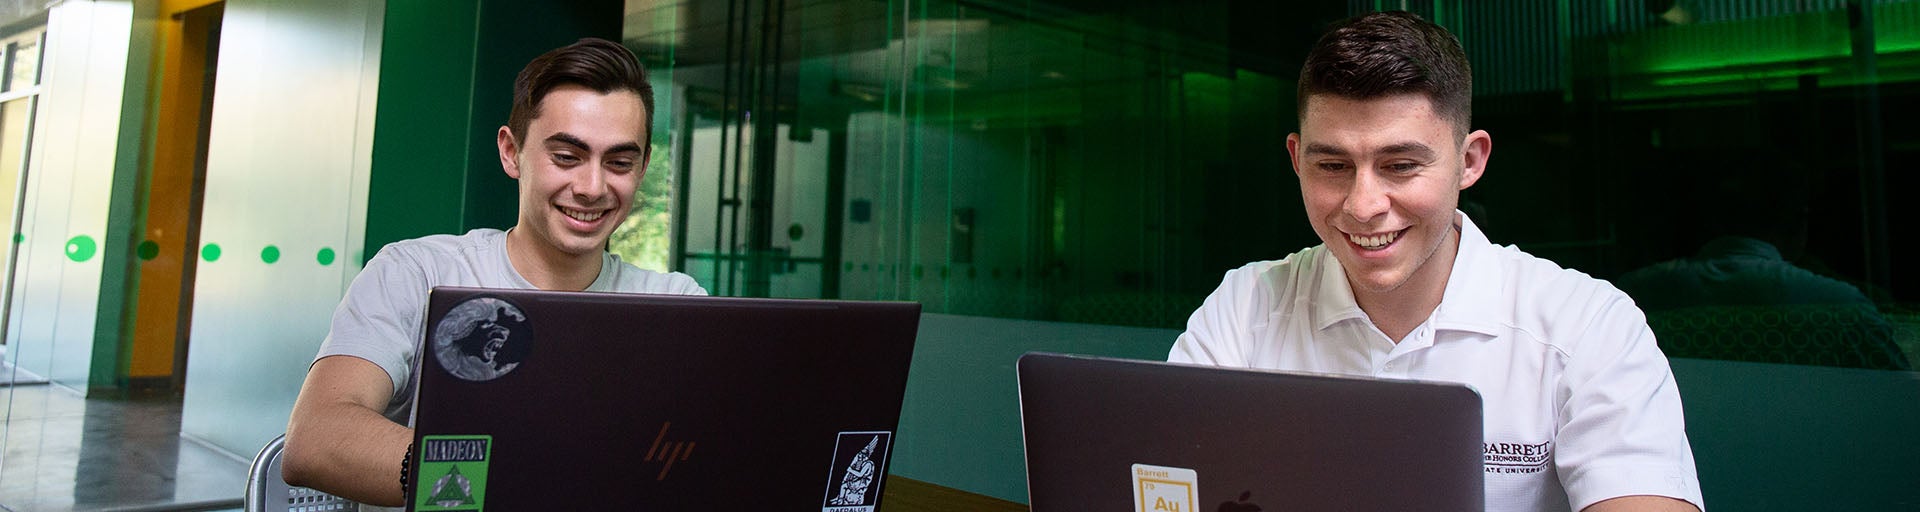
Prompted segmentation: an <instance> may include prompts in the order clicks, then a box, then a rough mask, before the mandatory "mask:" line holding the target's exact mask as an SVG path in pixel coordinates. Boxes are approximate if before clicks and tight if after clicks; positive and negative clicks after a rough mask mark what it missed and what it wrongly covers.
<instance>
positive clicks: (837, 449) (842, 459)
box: [820, 432, 893, 512]
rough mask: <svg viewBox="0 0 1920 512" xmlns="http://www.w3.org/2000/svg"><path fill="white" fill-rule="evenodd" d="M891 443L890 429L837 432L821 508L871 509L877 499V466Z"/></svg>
mask: <svg viewBox="0 0 1920 512" xmlns="http://www.w3.org/2000/svg"><path fill="white" fill-rule="evenodd" d="M892 447H893V433H892V432H841V433H840V437H839V439H838V440H836V441H835V442H834V445H833V466H832V467H831V471H829V472H828V473H827V497H826V502H825V503H821V504H820V510H821V511H822V512H873V510H874V507H875V506H877V505H879V503H880V479H881V478H883V477H884V476H885V475H886V474H887V473H886V468H884V467H881V466H882V465H884V464H885V463H886V461H887V450H888V449H889V448H892Z"/></svg>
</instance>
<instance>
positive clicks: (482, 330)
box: [433, 297, 533, 382]
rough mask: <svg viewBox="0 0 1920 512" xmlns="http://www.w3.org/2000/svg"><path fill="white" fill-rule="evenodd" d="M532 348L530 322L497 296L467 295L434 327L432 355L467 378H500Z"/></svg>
mask: <svg viewBox="0 0 1920 512" xmlns="http://www.w3.org/2000/svg"><path fill="white" fill-rule="evenodd" d="M532 352H533V323H532V322H531V321H529V320H528V319H527V315H526V313H523V312H521V311H520V308H519V307H518V306H515V305H513V303H511V302H507V301H506V300H505V299H501V298H499V297H474V298H471V299H467V300H466V301H463V302H461V303H460V304H457V305H455V306H453V309H452V310H450V311H448V312H447V316H446V317H444V318H441V319H440V323H439V325H436V326H435V327H434V330H433V358H434V359H435V360H438V361H440V367H441V368H444V369H446V370H447V373H451V374H453V376H455V377H459V378H461V379H465V380H469V381H475V382H480V381H489V380H493V379H497V378H500V376H502V375H506V374H507V372H511V371H513V369H514V368H515V367H518V366H520V363H521V362H522V361H525V360H526V359H527V355H528V354H530V353H532Z"/></svg>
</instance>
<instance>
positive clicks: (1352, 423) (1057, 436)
mask: <svg viewBox="0 0 1920 512" xmlns="http://www.w3.org/2000/svg"><path fill="white" fill-rule="evenodd" d="M1018 372H1019V379H1020V420H1021V427H1022V429H1023V433H1024V436H1025V440H1026V456H1027V492H1028V499H1029V503H1031V505H1032V506H1033V510H1035V511H1037V512H1049V511H1055V510H1135V511H1155V510H1178V511H1182V512H1185V511H1189V510H1219V511H1252V510H1461V511H1465V510H1475V511H1477V510H1482V509H1483V506H1482V503H1483V501H1484V499H1485V491H1484V489H1483V484H1482V481H1481V477H1482V475H1481V471H1482V469H1481V468H1482V466H1481V462H1482V460H1481V459H1482V452H1481V446H1480V442H1481V436H1482V433H1481V416H1480V395H1479V394H1478V393H1476V392H1475V391H1474V390H1473V389H1472V388H1469V387H1467V386H1465V385H1460V384H1441V383H1432V382H1415V381H1403V380H1380V379H1363V378H1354V377H1337V376H1329V375H1318V374H1300V373H1279V372H1268V371H1253V370H1244V369H1227V368H1217V367H1203V366H1192V365H1181V364H1172V363H1161V362H1147V361H1128V360H1119V359H1104V358H1094V357H1082V356H1068V355H1059V354H1041V353H1032V354H1027V355H1025V356H1022V357H1021V358H1020V362H1019V364H1018ZM1253 507H1258V508H1253Z"/></svg>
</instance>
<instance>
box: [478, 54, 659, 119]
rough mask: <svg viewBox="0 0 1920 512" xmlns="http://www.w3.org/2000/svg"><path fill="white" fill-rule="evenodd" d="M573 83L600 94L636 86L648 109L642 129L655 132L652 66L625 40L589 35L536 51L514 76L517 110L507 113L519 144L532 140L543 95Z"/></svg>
mask: <svg viewBox="0 0 1920 512" xmlns="http://www.w3.org/2000/svg"><path fill="white" fill-rule="evenodd" d="M568 84H572V85H578V86H581V87H586V88H588V89H593V90H594V92H598V93H600V94H609V93H612V92H615V91H632V92H633V93H634V94H637V95H639V96H640V104H641V106H642V107H645V108H646V111H647V126H642V127H641V133H643V134H645V137H648V138H651V137H652V136H653V126H652V125H653V84H650V83H647V68H646V66H643V65H641V64H640V59H639V58H638V57H635V56H634V55H633V52H632V51H630V50H628V49H627V47H625V46H621V45H620V43H616V42H613V41H608V40H605V39H600V38H596V37H589V38H585V39H581V40H580V41H578V42H575V43H573V44H570V45H567V46H563V47H560V48H556V49H554V50H553V51H549V52H547V53H544V54H541V55H540V56H539V57H534V59H533V62H528V63H527V67H526V68H525V69H521V70H520V76H519V77H518V78H515V79H514V80H513V111H512V112H511V113H509V114H507V129H508V130H511V131H512V132H513V139H514V140H515V141H517V143H518V144H522V145H524V144H526V140H527V125H528V124H532V123H533V118H535V117H539V116H540V100H542V99H545V98H546V97H547V93H548V92H552V91H553V89H554V88H555V87H559V86H562V85H568ZM640 142H641V143H642V144H645V143H646V142H647V141H645V140H642V141H640Z"/></svg>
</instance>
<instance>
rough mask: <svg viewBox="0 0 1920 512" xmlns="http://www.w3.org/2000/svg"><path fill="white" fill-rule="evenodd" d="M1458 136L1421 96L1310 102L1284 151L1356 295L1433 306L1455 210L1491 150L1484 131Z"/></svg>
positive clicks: (1446, 263) (1449, 259) (1442, 284)
mask: <svg viewBox="0 0 1920 512" xmlns="http://www.w3.org/2000/svg"><path fill="white" fill-rule="evenodd" d="M1458 133H1460V131H1459V130H1457V129H1456V127H1455V125H1454V124H1452V123H1450V122H1448V121H1447V120H1446V119H1445V118H1443V117H1441V116H1439V115H1438V114H1437V113H1435V111H1434V109H1433V102H1432V101H1430V100H1428V98H1427V97H1426V96H1425V95H1422V94H1417V93H1413V94H1396V95H1389V96H1384V97H1379V98H1374V99H1369V100H1354V99H1350V98H1345V97H1341V96H1334V95H1316V96H1313V97H1311V98H1309V99H1308V100H1307V104H1306V105H1305V112H1304V115H1302V116H1301V121H1300V133H1296V134H1292V135H1288V136H1287V152H1288V153H1289V154H1290V155H1291V156H1292V158H1293V169H1294V174H1296V175H1297V176H1298V177H1299V178H1300V194H1301V196H1302V198H1303V199H1304V200H1305V203H1306V208H1307V218H1308V220H1309V221H1310V222H1311V223H1312V224H1313V231H1314V233H1316V234H1318V235H1320V240H1321V241H1322V242H1325V243H1326V245H1327V248H1328V250H1330V251H1332V252H1333V255H1334V257H1335V258H1336V259H1338V260H1339V261H1340V265H1341V266H1342V267H1343V268H1345V269H1346V273H1347V280H1348V282H1349V283H1350V284H1352V285H1353V290H1354V294H1355V295H1356V296H1364V295H1367V294H1385V293H1389V292H1392V293H1411V294H1431V295H1432V296H1433V297H1434V298H1436V299H1437V297H1438V294H1439V293H1440V292H1441V291H1443V290H1444V289H1445V288H1446V279H1447V274H1448V273H1449V272H1450V271H1451V270H1452V268H1453V255H1454V251H1455V250H1456V249H1457V247H1458V241H1457V238H1456V236H1455V234H1454V229H1453V222H1454V217H1453V216H1454V207H1455V206H1456V205H1457V204H1458V203H1459V200H1460V191H1461V190H1464V189H1466V188H1467V187H1469V186H1472V185H1473V183H1474V181H1476V180H1478V179H1479V178H1480V174H1481V172H1482V171H1484V170H1485V166H1486V162H1487V156H1488V155H1489V154H1490V153H1491V150H1492V142H1491V139H1490V138H1489V137H1488V135H1487V133H1486V132H1484V131H1475V132H1473V133H1469V134H1465V136H1464V137H1463V136H1460V135H1457V134H1458ZM1409 287H1410V289H1409ZM1363 298H1364V297H1363Z"/></svg>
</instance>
